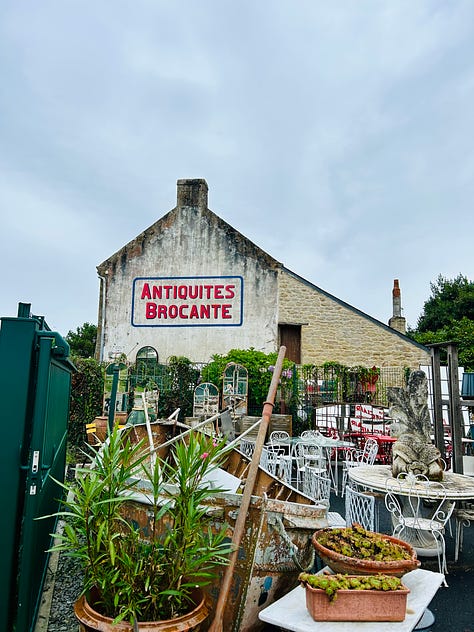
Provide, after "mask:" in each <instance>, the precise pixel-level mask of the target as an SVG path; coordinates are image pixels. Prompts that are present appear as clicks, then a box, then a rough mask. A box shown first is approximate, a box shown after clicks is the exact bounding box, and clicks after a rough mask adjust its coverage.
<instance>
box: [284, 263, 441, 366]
mask: <svg viewBox="0 0 474 632" xmlns="http://www.w3.org/2000/svg"><path fill="white" fill-rule="evenodd" d="M278 304H279V313H278V317H279V321H280V322H288V323H291V322H293V323H305V324H303V325H302V327H301V349H302V358H301V360H302V363H303V364H316V365H321V364H322V363H324V362H327V361H334V362H340V363H341V364H345V365H347V366H357V365H363V366H373V365H376V366H402V367H404V366H409V367H411V368H418V367H419V365H420V364H429V362H430V356H429V354H428V353H427V352H426V351H425V350H424V349H423V348H421V347H419V346H418V345H415V344H414V343H413V342H412V341H410V340H409V339H408V338H406V336H404V335H402V334H399V333H398V332H395V331H394V330H392V329H390V328H389V327H387V326H385V325H384V324H383V323H380V322H379V321H376V320H374V319H372V318H370V317H369V316H367V315H365V314H362V313H361V312H359V311H358V310H356V309H354V308H351V306H349V305H347V304H345V303H343V302H342V301H338V300H336V299H334V298H331V297H330V296H328V295H327V294H326V293H325V292H323V291H320V290H319V289H318V288H317V287H315V286H314V285H312V284H310V283H308V282H305V281H304V280H303V279H301V278H300V277H298V276H297V275H293V274H292V273H290V272H289V271H287V270H284V269H283V270H282V271H281V273H280V279H279V301H278ZM306 323H307V324H306Z"/></svg>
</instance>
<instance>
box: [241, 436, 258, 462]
mask: <svg viewBox="0 0 474 632" xmlns="http://www.w3.org/2000/svg"><path fill="white" fill-rule="evenodd" d="M239 450H240V451H241V452H243V453H244V454H245V456H248V457H249V458H250V459H251V458H252V455H253V452H254V450H255V440H252V439H248V438H247V437H243V438H242V439H240V444H239Z"/></svg>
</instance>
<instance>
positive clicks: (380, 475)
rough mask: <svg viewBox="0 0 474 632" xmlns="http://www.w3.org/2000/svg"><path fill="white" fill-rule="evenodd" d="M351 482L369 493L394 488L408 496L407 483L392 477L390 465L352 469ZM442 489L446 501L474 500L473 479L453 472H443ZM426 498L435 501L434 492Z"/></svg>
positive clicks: (428, 493)
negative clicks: (369, 491)
mask: <svg viewBox="0 0 474 632" xmlns="http://www.w3.org/2000/svg"><path fill="white" fill-rule="evenodd" d="M348 476H349V478H350V480H351V481H354V482H355V483H357V484H358V485H360V486H362V487H364V488H366V489H369V490H371V491H377V492H383V493H385V492H386V491H387V489H390V488H391V487H392V488H393V487H396V489H397V493H398V494H401V495H408V493H409V492H410V487H411V486H410V483H409V481H407V480H406V481H405V482H403V480H402V481H399V480H398V479H396V478H394V477H393V476H392V471H391V467H390V465H363V466H360V467H356V468H352V469H350V470H349V472H348ZM442 482H443V487H444V489H445V491H446V498H447V499H448V500H470V499H474V477H472V476H465V475H464V474H455V473H454V472H444V475H443V481H442ZM426 494H427V496H426V498H431V499H434V500H436V498H437V497H438V496H437V494H436V491H435V490H427V491H426Z"/></svg>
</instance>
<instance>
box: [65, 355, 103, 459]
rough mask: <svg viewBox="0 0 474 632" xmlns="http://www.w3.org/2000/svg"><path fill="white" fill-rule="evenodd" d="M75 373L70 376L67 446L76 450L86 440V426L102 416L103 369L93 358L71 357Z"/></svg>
mask: <svg viewBox="0 0 474 632" xmlns="http://www.w3.org/2000/svg"><path fill="white" fill-rule="evenodd" d="M72 361H73V363H74V366H75V367H76V371H75V372H74V373H73V374H72V376H71V400H70V409H69V424H68V445H69V447H70V448H72V450H73V451H74V450H75V451H78V449H79V448H80V447H81V448H82V446H83V444H84V441H85V440H86V432H85V428H86V424H88V423H90V422H91V421H93V420H94V418H95V417H97V416H98V415H101V414H102V405H103V395H104V367H103V366H102V365H101V364H100V363H99V362H97V361H96V360H94V358H81V357H74V356H73V357H72Z"/></svg>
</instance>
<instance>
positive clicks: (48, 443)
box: [0, 317, 73, 632]
mask: <svg viewBox="0 0 474 632" xmlns="http://www.w3.org/2000/svg"><path fill="white" fill-rule="evenodd" d="M43 327H44V321H43V320H42V319H37V318H35V317H33V318H17V319H2V326H1V329H0V401H1V402H2V408H3V410H4V414H2V430H3V434H2V446H1V448H0V454H1V455H2V458H1V459H0V468H1V469H0V474H1V476H2V491H1V494H2V495H1V500H2V501H3V505H2V508H3V509H4V517H5V520H3V519H2V527H1V530H0V534H1V536H2V537H3V542H4V546H5V549H4V553H5V554H6V555H7V561H8V564H2V567H1V570H0V581H1V584H0V585H2V586H4V587H6V590H4V591H3V593H2V594H0V630H16V631H17V632H20V631H21V632H24V631H28V630H31V629H33V626H34V623H35V619H36V614H37V609H38V606H39V600H40V597H41V591H42V586H43V581H44V574H45V571H46V566H47V561H48V554H47V553H46V551H47V549H48V548H49V547H50V544H51V535H50V534H52V533H53V532H54V527H55V520H54V519H53V518H50V519H47V520H37V518H39V517H40V516H44V515H49V514H51V513H54V512H55V511H57V508H58V499H59V497H60V493H61V492H60V488H59V487H58V486H57V484H56V483H54V481H53V480H52V477H54V478H56V479H58V480H63V479H64V466H65V455H66V433H67V419H68V413H69V397H70V382H71V371H72V369H73V367H72V365H71V364H70V362H69V360H68V359H67V357H68V353H69V347H68V345H67V343H66V342H65V341H64V340H63V339H62V338H61V336H59V334H57V333H55V332H51V331H49V330H44V329H43ZM5 482H8V484H5Z"/></svg>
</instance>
